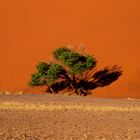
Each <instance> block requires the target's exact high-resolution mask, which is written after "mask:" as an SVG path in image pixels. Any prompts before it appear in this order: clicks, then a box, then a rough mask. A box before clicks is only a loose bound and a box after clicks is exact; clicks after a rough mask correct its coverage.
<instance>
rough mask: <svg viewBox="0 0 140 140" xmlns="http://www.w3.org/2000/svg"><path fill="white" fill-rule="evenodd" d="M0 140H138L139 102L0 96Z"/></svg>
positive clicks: (130, 100)
mask: <svg viewBox="0 0 140 140" xmlns="http://www.w3.org/2000/svg"><path fill="white" fill-rule="evenodd" d="M0 140H140V100H139V99H131V98H128V99H103V98H95V97H92V96H87V97H78V96H66V95H50V94H44V95H39V94H22V95H14V94H13V95H0Z"/></svg>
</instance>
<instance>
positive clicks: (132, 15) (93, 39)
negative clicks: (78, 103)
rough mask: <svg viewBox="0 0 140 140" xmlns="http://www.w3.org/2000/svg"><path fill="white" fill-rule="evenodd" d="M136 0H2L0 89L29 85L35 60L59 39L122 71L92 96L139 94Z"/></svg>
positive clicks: (46, 55)
mask: <svg viewBox="0 0 140 140" xmlns="http://www.w3.org/2000/svg"><path fill="white" fill-rule="evenodd" d="M139 7H140V1H139V0H87V1H82V0H67V1H66V0H59V1H58V0H41V1H38V0H20V1H19V0H12V1H11V0H1V1H0V20H1V22H0V90H1V91H2V90H10V91H17V90H23V91H26V92H30V91H32V92H37V89H36V88H35V89H31V88H28V85H27V83H28V80H29V79H30V74H31V73H33V72H34V71H35V65H36V63H38V62H39V61H45V60H48V59H49V58H50V54H51V51H52V50H53V49H54V48H56V47H59V46H61V45H64V44H80V45H81V46H85V47H86V50H87V51H89V52H90V53H92V54H94V55H95V56H96V58H97V59H98V60H99V63H98V64H99V65H98V66H104V65H112V64H119V65H122V66H123V70H124V74H123V76H122V77H121V78H120V79H119V80H118V81H117V82H116V83H114V84H112V85H111V86H109V87H106V88H103V89H97V90H95V96H102V97H135V98H140V80H139V77H140V63H139V58H140V54H139V52H140V47H139V45H140V8H139Z"/></svg>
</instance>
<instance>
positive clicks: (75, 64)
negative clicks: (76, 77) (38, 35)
mask: <svg viewBox="0 0 140 140" xmlns="http://www.w3.org/2000/svg"><path fill="white" fill-rule="evenodd" d="M53 56H54V57H55V58H56V59H57V60H58V61H60V62H61V63H63V64H64V65H66V66H68V67H69V68H70V73H71V74H76V73H82V72H84V71H85V70H87V69H90V68H93V67H95V66H96V60H95V58H93V57H92V56H90V55H87V56H84V55H81V54H79V53H77V52H75V51H72V50H70V49H67V48H58V49H56V50H55V51H54V52H53Z"/></svg>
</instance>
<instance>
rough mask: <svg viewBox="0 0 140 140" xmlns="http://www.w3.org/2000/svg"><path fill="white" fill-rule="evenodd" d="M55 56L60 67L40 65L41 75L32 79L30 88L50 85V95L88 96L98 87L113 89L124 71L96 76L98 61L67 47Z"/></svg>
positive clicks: (108, 70)
mask: <svg viewBox="0 0 140 140" xmlns="http://www.w3.org/2000/svg"><path fill="white" fill-rule="evenodd" d="M53 56H54V58H55V59H56V60H57V61H58V63H59V64H58V63H52V62H51V63H49V64H48V63H45V62H40V63H38V65H37V66H36V69H37V72H36V73H35V74H32V75H31V81H30V83H29V84H30V86H39V85H47V86H48V89H47V91H48V92H53V93H58V92H59V91H62V90H64V89H68V90H74V92H75V93H76V94H78V95H87V94H90V93H91V92H90V91H91V90H94V89H95V88H97V87H104V86H108V85H110V84H111V83H112V82H114V81H116V80H117V79H118V78H119V77H120V76H121V75H122V71H121V68H120V67H118V66H116V65H115V66H113V67H111V68H107V67H106V68H104V69H103V70H99V71H96V72H95V69H94V67H95V66H96V63H97V61H96V59H95V58H94V57H93V56H91V55H83V54H81V53H79V52H76V51H74V50H71V49H69V48H67V47H62V48H58V49H56V50H55V51H53Z"/></svg>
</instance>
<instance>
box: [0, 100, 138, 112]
mask: <svg viewBox="0 0 140 140" xmlns="http://www.w3.org/2000/svg"><path fill="white" fill-rule="evenodd" d="M0 109H11V110H25V111H30V110H38V111H61V110H75V111H120V112H139V111H140V106H135V107H121V106H119V107H117V106H93V105H78V104H75V105H71V104H66V105H61V104H53V103H49V104H42V103H36V104H35V103H21V102H8V101H5V102H0Z"/></svg>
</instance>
